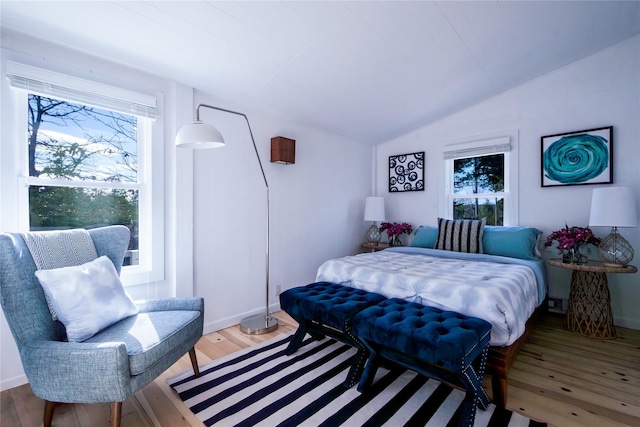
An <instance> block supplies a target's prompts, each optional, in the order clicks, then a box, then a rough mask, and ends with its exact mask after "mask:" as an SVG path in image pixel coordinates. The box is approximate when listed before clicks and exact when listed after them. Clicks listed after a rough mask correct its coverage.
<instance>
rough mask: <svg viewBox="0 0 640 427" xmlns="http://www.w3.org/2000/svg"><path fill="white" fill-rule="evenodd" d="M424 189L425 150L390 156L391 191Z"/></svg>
mask: <svg viewBox="0 0 640 427" xmlns="http://www.w3.org/2000/svg"><path fill="white" fill-rule="evenodd" d="M402 191H424V151H420V152H418V153H409V154H399V155H397V156H389V192H390V193H399V192H402Z"/></svg>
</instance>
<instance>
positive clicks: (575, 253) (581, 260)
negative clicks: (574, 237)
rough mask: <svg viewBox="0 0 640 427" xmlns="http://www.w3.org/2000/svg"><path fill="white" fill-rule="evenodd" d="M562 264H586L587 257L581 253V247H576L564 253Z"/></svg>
mask: <svg viewBox="0 0 640 427" xmlns="http://www.w3.org/2000/svg"><path fill="white" fill-rule="evenodd" d="M562 262H563V263H565V264H576V265H581V264H586V263H587V257H586V256H585V255H582V254H581V253H580V245H575V246H574V247H572V248H571V249H567V250H566V251H564V252H563V253H562Z"/></svg>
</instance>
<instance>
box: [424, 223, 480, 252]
mask: <svg viewBox="0 0 640 427" xmlns="http://www.w3.org/2000/svg"><path fill="white" fill-rule="evenodd" d="M485 221H486V220H485V219H484V218H483V219H481V220H471V219H455V220H454V219H443V218H438V240H437V242H436V246H435V249H442V250H445V251H454V252H468V253H472V254H481V253H482V233H483V231H484V224H485Z"/></svg>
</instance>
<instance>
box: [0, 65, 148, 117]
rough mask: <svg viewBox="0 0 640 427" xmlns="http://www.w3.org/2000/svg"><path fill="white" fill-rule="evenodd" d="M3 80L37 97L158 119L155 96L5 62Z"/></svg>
mask: <svg viewBox="0 0 640 427" xmlns="http://www.w3.org/2000/svg"><path fill="white" fill-rule="evenodd" d="M7 78H8V79H9V85H10V86H11V87H13V88H17V89H24V90H27V91H29V92H32V93H35V94H38V95H43V96H47V97H52V98H58V99H63V100H66V101H71V102H78V103H81V104H86V105H90V106H93V107H100V108H104V109H107V110H112V111H117V112H120V113H124V114H130V115H134V116H138V117H147V118H151V119H155V118H157V117H158V108H157V101H156V97H155V96H151V95H146V94H142V93H138V92H133V91H130V90H126V89H121V88H116V87H113V86H108V85H104V84H101V83H96V82H92V81H89V80H84V79H81V78H78V77H73V76H68V75H65V74H60V73H56V72H53V71H49V70H44V69H41V68H36V67H32V66H29V65H24V64H19V63H17V62H10V61H7Z"/></svg>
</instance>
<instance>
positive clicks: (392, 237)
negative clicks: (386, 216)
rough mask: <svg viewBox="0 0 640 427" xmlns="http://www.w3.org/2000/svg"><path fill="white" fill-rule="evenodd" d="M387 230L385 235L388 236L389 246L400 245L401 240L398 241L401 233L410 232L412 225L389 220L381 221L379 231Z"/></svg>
mask: <svg viewBox="0 0 640 427" xmlns="http://www.w3.org/2000/svg"><path fill="white" fill-rule="evenodd" d="M385 230H386V231H387V236H389V245H391V246H400V245H402V242H400V235H401V234H410V233H411V232H412V231H413V227H412V226H411V224H409V223H406V222H403V223H400V224H396V223H395V222H394V223H393V224H392V223H390V222H383V223H382V224H380V231H381V232H382V231H385Z"/></svg>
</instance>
